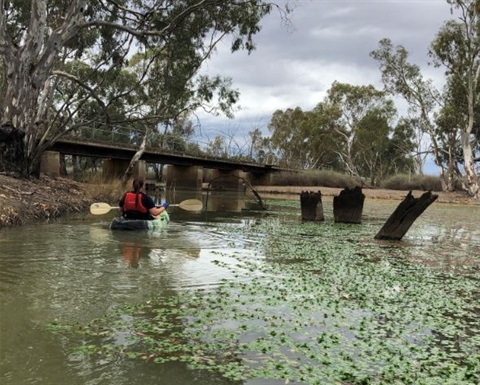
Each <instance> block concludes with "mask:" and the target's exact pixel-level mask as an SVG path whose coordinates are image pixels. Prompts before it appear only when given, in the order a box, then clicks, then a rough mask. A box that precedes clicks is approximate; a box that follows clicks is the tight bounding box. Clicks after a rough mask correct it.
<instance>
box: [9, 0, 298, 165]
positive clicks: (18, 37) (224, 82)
mask: <svg viewBox="0 0 480 385" xmlns="http://www.w3.org/2000/svg"><path fill="white" fill-rule="evenodd" d="M2 4H3V3H2ZM2 7H3V9H2V13H3V12H4V13H5V14H4V17H2V18H0V23H1V25H0V34H1V40H2V43H1V44H2V49H1V50H0V53H1V56H0V63H2V65H3V64H4V65H5V66H7V67H8V68H6V69H7V70H8V72H9V73H11V74H12V76H9V77H8V79H7V80H8V81H7V82H6V86H5V90H4V91H5V92H2V96H3V95H5V97H4V98H2V99H0V103H1V104H0V110H1V111H5V114H4V115H3V116H2V122H1V123H4V122H17V123H16V126H18V127H15V129H18V130H19V131H21V132H26V133H27V136H28V138H27V139H26V140H25V141H24V142H25V143H36V145H35V146H30V145H27V144H25V146H26V148H25V156H26V159H25V162H23V163H24V164H25V165H26V168H27V170H22V172H25V173H32V174H36V173H39V169H38V167H39V166H38V165H39V164H40V163H39V157H40V156H41V153H42V151H43V149H44V148H46V147H48V145H49V143H47V141H55V140H56V139H57V138H58V137H59V136H61V135H63V134H65V133H66V132H76V133H77V134H78V133H80V134H81V135H83V134H86V135H90V136H93V135H94V134H93V131H96V130H105V131H107V132H108V131H110V132H115V131H119V132H121V133H122V134H123V133H125V131H128V135H132V136H133V138H134V141H135V142H136V143H138V144H140V143H143V142H144V141H143V139H144V137H145V136H148V135H149V134H150V133H151V132H153V131H155V130H157V129H159V130H160V131H163V132H161V133H162V134H165V133H166V130H167V129H169V128H171V127H172V126H173V125H174V124H175V122H176V120H177V119H179V118H181V117H183V118H184V117H185V116H188V114H189V113H191V112H192V111H194V110H196V109H198V108H203V109H204V110H206V111H208V112H210V113H212V114H220V113H223V114H225V115H227V116H229V117H231V116H233V115H232V114H233V106H234V105H235V103H236V102H237V101H238V96H239V93H238V91H237V90H234V89H233V88H232V84H231V80H230V79H228V78H223V77H222V76H220V75H218V76H213V77H211V78H210V77H206V76H200V75H199V70H200V68H201V66H202V65H203V63H204V62H205V61H206V60H208V59H209V58H210V57H211V55H212V53H213V52H214V51H215V49H216V46H217V45H218V44H219V43H220V42H221V41H224V40H226V39H228V38H229V37H230V38H231V39H232V40H231V49H232V52H235V51H238V50H247V51H249V52H250V51H251V50H253V49H254V48H255V43H254V40H253V38H254V36H255V35H256V34H257V33H258V32H259V31H260V26H259V23H260V20H261V19H262V18H263V17H264V16H265V15H267V14H269V13H270V12H271V11H272V9H273V8H274V5H273V4H272V3H270V2H267V1H263V0H241V1H235V2H230V1H220V0H209V1H200V0H178V1H167V2H165V1H162V0H152V1H137V0H119V1H115V2H113V1H107V2H99V1H97V0H87V1H72V2H64V1H58V0H36V1H33V2H28V1H20V0H12V1H7V2H6V3H5V4H4V5H2ZM277 9H278V10H281V9H280V7H277ZM288 12H289V10H288V7H287V8H285V10H283V11H282V10H281V13H282V15H286V14H287V13H288ZM32 15H33V17H32V18H31V16H32ZM30 19H31V20H30ZM133 52H137V53H136V54H135V55H133V56H132V53H133ZM47 89H48V92H47V91H46V90H47ZM47 94H48V95H47ZM45 96H48V97H45ZM50 96H51V97H50ZM19 99H21V100H22V101H23V102H22V104H21V105H20V106H19V108H17V103H16V101H17V100H19ZM45 133H48V135H45ZM5 167H7V168H14V165H13V164H12V165H10V164H7V165H5ZM33 168H35V170H33Z"/></svg>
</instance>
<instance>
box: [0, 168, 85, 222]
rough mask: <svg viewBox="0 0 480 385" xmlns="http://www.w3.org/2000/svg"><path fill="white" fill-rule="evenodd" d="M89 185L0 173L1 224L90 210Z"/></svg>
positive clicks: (71, 181) (44, 218) (58, 179)
mask: <svg viewBox="0 0 480 385" xmlns="http://www.w3.org/2000/svg"><path fill="white" fill-rule="evenodd" d="M85 187H86V186H85V185H84V184H82V183H79V182H75V181H73V180H70V179H65V178H50V177H42V178H40V179H38V180H35V179H32V180H25V179H16V178H12V177H8V176H5V175H0V228H1V227H10V226H18V225H22V224H26V223H31V222H32V221H36V220H46V219H50V218H57V217H60V216H63V215H66V214H69V213H75V212H83V211H84V212H87V210H88V207H89V206H90V204H91V203H92V201H91V197H88V196H87V195H86V188H85Z"/></svg>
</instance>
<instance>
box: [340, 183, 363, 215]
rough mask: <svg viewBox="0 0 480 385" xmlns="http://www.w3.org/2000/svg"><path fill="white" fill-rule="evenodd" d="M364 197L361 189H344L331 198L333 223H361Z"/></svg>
mask: <svg viewBox="0 0 480 385" xmlns="http://www.w3.org/2000/svg"><path fill="white" fill-rule="evenodd" d="M364 201H365V195H364V194H363V192H362V188H361V187H358V186H356V187H354V188H352V189H351V188H348V187H346V188H344V189H343V190H342V191H340V194H339V195H337V196H335V197H333V217H334V219H335V223H337V222H340V223H362V212H363V202H364Z"/></svg>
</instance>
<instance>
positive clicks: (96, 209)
mask: <svg viewBox="0 0 480 385" xmlns="http://www.w3.org/2000/svg"><path fill="white" fill-rule="evenodd" d="M111 209H118V207H112V206H110V205H109V204H108V203H92V204H91V205H90V213H92V214H93V215H102V214H106V213H108V212H109V211H110V210H111Z"/></svg>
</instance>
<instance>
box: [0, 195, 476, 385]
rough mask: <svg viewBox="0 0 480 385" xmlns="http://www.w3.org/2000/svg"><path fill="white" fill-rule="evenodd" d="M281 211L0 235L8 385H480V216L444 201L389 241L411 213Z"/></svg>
mask: <svg viewBox="0 0 480 385" xmlns="http://www.w3.org/2000/svg"><path fill="white" fill-rule="evenodd" d="M268 203H270V204H271V209H270V210H269V211H268V212H247V211H242V212H237V213H207V214H201V215H194V214H191V213H185V212H180V211H177V212H175V211H173V212H172V214H171V223H170V225H169V227H168V228H167V229H164V230H162V231H159V232H155V233H147V232H126V233H123V232H120V233H118V232H117V233H114V232H111V231H110V230H108V223H109V217H108V216H107V217H106V216H102V217H93V216H90V215H86V216H84V217H77V218H70V219H68V220H62V221H57V222H53V223H48V224H37V225H32V226H25V227H22V228H17V229H4V230H1V231H0V383H1V384H2V385H3V384H5V385H6V384H8V385H20V384H72V385H74V384H92V385H93V384H142V385H150V384H231V383H245V384H249V385H256V384H285V383H289V384H315V383H318V384H342V383H344V384H350V383H352V384H353V383H378V384H387V383H391V384H407V383H412V384H422V383H424V384H447V383H450V384H478V383H480V367H479V365H480V364H479V362H480V361H479V357H480V340H479V335H480V308H479V299H480V291H479V287H480V228H479V227H478V223H479V220H480V207H478V206H475V207H472V206H453V205H442V204H434V205H432V206H431V207H430V208H428V209H427V211H426V212H425V213H424V214H423V215H422V216H421V217H420V218H419V219H418V220H417V221H416V222H415V223H414V225H413V226H412V227H411V228H410V230H409V232H408V233H407V235H406V236H405V238H404V239H403V240H402V241H401V242H384V241H375V240H374V239H373V237H374V236H375V234H376V232H377V231H378V230H379V229H380V227H381V226H382V225H383V223H384V222H385V220H386V219H387V218H388V216H389V215H390V213H391V212H393V210H394V209H395V207H396V205H397V204H398V202H376V201H373V202H370V201H367V202H366V203H365V207H364V216H363V223H362V225H342V224H334V223H333V221H332V220H331V218H332V215H331V201H328V200H327V201H326V202H324V206H325V213H326V218H327V220H326V221H325V222H324V223H302V222H301V221H300V218H299V203H298V202H296V201H272V200H270V201H269V202H268ZM362 381H363V382H362ZM368 381H370V382H368Z"/></svg>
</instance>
